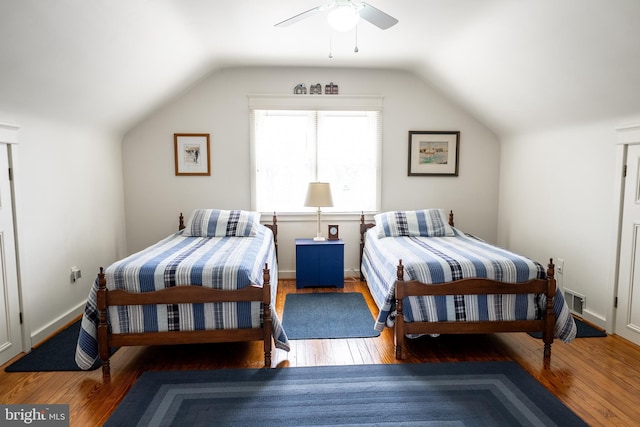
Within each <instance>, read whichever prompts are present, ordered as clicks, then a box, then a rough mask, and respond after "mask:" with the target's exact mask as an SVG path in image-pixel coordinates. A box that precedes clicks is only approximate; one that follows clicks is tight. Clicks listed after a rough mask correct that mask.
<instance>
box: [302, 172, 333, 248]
mask: <svg viewBox="0 0 640 427" xmlns="http://www.w3.org/2000/svg"><path fill="white" fill-rule="evenodd" d="M304 205H305V206H311V207H317V208H318V232H317V235H316V237H314V238H313V240H315V241H316V242H322V241H324V240H326V239H325V238H324V237H322V234H320V208H321V207H330V206H333V198H332V197H331V186H330V185H329V183H328V182H310V183H309V188H308V189H307V198H306V199H305V201H304Z"/></svg>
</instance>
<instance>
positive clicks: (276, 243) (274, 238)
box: [271, 211, 278, 259]
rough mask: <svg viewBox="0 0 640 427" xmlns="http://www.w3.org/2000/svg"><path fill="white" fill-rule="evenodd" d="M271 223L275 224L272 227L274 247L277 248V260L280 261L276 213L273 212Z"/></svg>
mask: <svg viewBox="0 0 640 427" xmlns="http://www.w3.org/2000/svg"><path fill="white" fill-rule="evenodd" d="M271 221H272V223H273V224H272V226H271V231H272V232H273V245H274V246H275V247H276V259H278V218H277V217H276V212H275V211H273V217H272V218H271Z"/></svg>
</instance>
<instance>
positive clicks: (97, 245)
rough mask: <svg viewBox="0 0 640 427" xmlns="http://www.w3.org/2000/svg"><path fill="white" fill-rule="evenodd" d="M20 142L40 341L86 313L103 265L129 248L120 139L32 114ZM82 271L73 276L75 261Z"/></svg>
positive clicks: (33, 316) (26, 244)
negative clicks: (95, 281) (87, 304)
mask: <svg viewBox="0 0 640 427" xmlns="http://www.w3.org/2000/svg"><path fill="white" fill-rule="evenodd" d="M8 116H9V115H7V114H2V113H0V118H4V117H7V119H6V120H3V121H7V122H10V123H13V124H16V125H18V126H20V130H19V133H18V135H19V136H18V138H19V141H18V145H17V146H14V152H15V158H16V160H17V162H16V165H15V174H14V177H15V185H16V195H17V202H16V209H17V214H18V218H17V226H18V241H19V256H20V266H21V288H22V296H23V308H24V313H25V320H26V329H27V334H28V335H29V334H30V335H31V337H32V342H33V344H37V343H38V342H39V341H40V340H42V339H43V338H45V337H47V336H48V335H49V334H51V333H53V332H54V331H56V330H57V329H59V328H60V327H62V326H63V325H64V324H65V323H67V322H68V321H70V320H71V319H72V318H73V317H75V316H76V315H78V314H79V313H81V312H82V309H83V307H84V302H85V301H86V298H87V295H88V294H89V289H90V286H91V284H92V283H93V281H94V279H95V277H96V274H97V271H98V267H99V266H101V265H108V264H110V263H111V262H113V261H114V260H115V259H117V258H119V257H120V256H123V255H124V250H125V247H126V244H125V241H124V204H123V202H124V199H123V189H122V159H121V144H120V138H118V137H115V136H111V135H109V134H107V133H105V132H99V131H95V130H93V131H92V130H87V129H80V128H78V127H77V126H70V125H65V124H62V123H55V122H51V121H48V120H47V119H43V118H40V117H33V116H29V115H25V114H15V113H14V114H12V115H11V116H9V117H8ZM74 265H75V266H78V267H80V268H81V271H82V278H81V279H80V280H78V281H76V282H75V283H72V282H71V278H70V275H71V270H70V268H71V266H74Z"/></svg>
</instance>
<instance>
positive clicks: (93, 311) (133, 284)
mask: <svg viewBox="0 0 640 427" xmlns="http://www.w3.org/2000/svg"><path fill="white" fill-rule="evenodd" d="M265 263H267V264H268V266H269V270H270V274H271V301H272V303H271V314H272V317H273V336H274V341H275V346H276V347H277V348H280V349H283V350H286V351H289V342H288V339H287V335H286V333H285V331H284V330H283V329H282V325H281V322H280V319H279V318H278V315H277V313H276V311H275V300H276V294H277V289H278V286H277V284H278V266H277V262H276V256H275V247H274V244H273V234H272V232H271V230H270V229H268V228H267V227H264V226H259V227H258V232H257V234H256V235H255V236H253V237H185V236H183V232H178V233H176V234H173V235H171V236H168V237H166V238H165V239H163V240H161V241H160V242H158V243H156V244H154V245H152V246H150V247H148V248H146V249H144V250H142V251H140V252H138V253H135V254H133V255H130V256H129V257H127V258H125V259H122V260H120V261H117V262H115V263H114V264H112V265H110V266H109V267H107V268H106V269H105V275H106V279H107V288H108V289H123V290H127V291H130V292H149V291H154V290H159V289H163V288H165V287H170V286H176V285H200V286H206V287H211V288H216V289H226V290H233V289H241V288H244V287H247V286H250V285H262V284H263V275H262V270H263V268H264V266H265ZM97 289H98V283H97V280H96V282H95V283H94V284H93V286H92V288H91V291H90V293H89V297H88V299H87V303H86V305H85V310H84V315H83V317H82V326H81V330H80V334H79V337H78V344H77V347H76V356H75V360H76V363H77V364H78V366H79V367H80V368H81V369H89V368H90V367H91V365H92V364H93V363H94V361H95V360H96V359H97V357H98V342H97V338H96V337H97V333H96V331H97V324H98V312H97V305H96V295H97ZM261 308H262V307H261V303H260V302H238V303H235V302H233V303H231V302H230V303H207V304H172V305H157V306H128V307H109V312H108V316H109V323H110V327H111V331H112V332H114V333H137V332H156V331H190V330H208V329H238V328H259V327H260V326H261V324H262V309H261Z"/></svg>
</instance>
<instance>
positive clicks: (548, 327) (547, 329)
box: [542, 258, 556, 363]
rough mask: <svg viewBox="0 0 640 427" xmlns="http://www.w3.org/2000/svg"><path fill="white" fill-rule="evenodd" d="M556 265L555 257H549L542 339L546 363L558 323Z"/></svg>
mask: <svg viewBox="0 0 640 427" xmlns="http://www.w3.org/2000/svg"><path fill="white" fill-rule="evenodd" d="M554 276H555V265H554V264H553V258H549V265H548V266H547V292H546V293H545V294H546V297H547V305H546V307H545V312H544V331H543V333H542V340H543V341H544V360H545V363H548V361H549V360H550V359H551V344H553V332H554V331H553V330H554V328H555V324H556V316H555V314H554V312H553V301H554V298H555V296H556V279H555V277H554Z"/></svg>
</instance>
